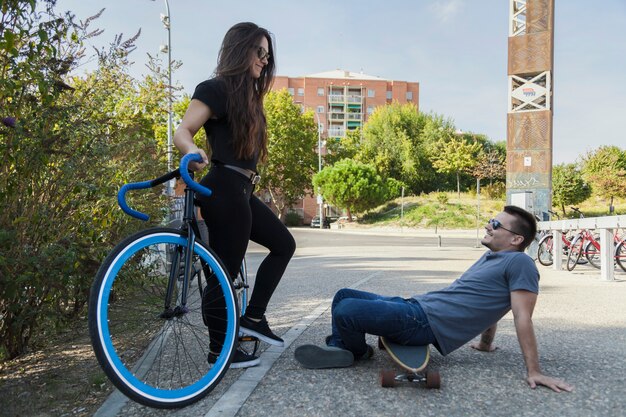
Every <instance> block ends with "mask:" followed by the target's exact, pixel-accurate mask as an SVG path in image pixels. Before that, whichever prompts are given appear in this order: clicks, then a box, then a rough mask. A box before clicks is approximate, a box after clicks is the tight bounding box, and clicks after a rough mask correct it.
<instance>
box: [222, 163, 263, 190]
mask: <svg viewBox="0 0 626 417" xmlns="http://www.w3.org/2000/svg"><path fill="white" fill-rule="evenodd" d="M221 166H223V167H224V168H228V169H232V170H233V171H237V172H238V173H240V174H241V175H243V176H244V177H246V178H248V180H249V181H250V182H251V183H252V184H253V185H254V184H258V183H259V181H261V176H260V175H259V174H257V173H256V172H254V171H252V170H251V169H246V168H241V167H236V166H234V165H226V164H221Z"/></svg>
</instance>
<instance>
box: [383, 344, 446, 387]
mask: <svg viewBox="0 0 626 417" xmlns="http://www.w3.org/2000/svg"><path fill="white" fill-rule="evenodd" d="M378 347H379V348H381V350H384V351H386V352H387V353H388V354H389V357H391V359H392V360H393V361H394V362H395V363H397V364H398V365H399V366H400V367H402V368H403V369H404V371H405V372H404V373H401V374H397V373H396V372H395V371H389V370H382V371H381V372H380V383H381V385H382V386H383V387H393V386H395V384H396V382H398V381H409V382H425V383H426V386H427V387H428V388H439V386H440V384H441V377H440V375H439V372H437V371H428V372H424V370H425V369H426V366H427V365H428V361H429V360H430V347H429V346H428V345H426V346H405V345H400V344H397V343H393V342H391V341H390V340H388V339H386V338H384V337H380V338H379V339H378Z"/></svg>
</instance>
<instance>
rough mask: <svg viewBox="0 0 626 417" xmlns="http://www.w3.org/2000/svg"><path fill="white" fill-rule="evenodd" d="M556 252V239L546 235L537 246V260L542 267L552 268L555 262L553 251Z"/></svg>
mask: <svg viewBox="0 0 626 417" xmlns="http://www.w3.org/2000/svg"><path fill="white" fill-rule="evenodd" d="M553 250H554V237H553V236H552V235H545V236H544V237H542V238H541V240H540V241H539V244H538V246H537V260H538V261H539V263H540V264H541V265H544V266H550V265H552V263H553V262H554V260H553V257H552V251H553Z"/></svg>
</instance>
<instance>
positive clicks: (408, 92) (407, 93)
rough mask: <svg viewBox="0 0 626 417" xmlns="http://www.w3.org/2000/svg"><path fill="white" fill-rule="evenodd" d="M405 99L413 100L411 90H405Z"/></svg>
mask: <svg viewBox="0 0 626 417" xmlns="http://www.w3.org/2000/svg"><path fill="white" fill-rule="evenodd" d="M406 99H407V100H413V91H407V92H406Z"/></svg>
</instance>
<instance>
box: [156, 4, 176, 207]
mask: <svg viewBox="0 0 626 417" xmlns="http://www.w3.org/2000/svg"><path fill="white" fill-rule="evenodd" d="M152 1H154V0H152ZM165 12H166V14H161V22H163V26H164V27H165V29H167V45H161V48H160V50H161V52H163V53H165V52H167V88H168V93H167V102H168V108H167V171H168V172H169V171H172V156H173V150H172V146H173V142H172V27H171V22H172V20H171V18H170V4H169V2H168V0H165ZM172 182H173V180H172V181H168V182H167V195H168V196H170V197H171V196H173V195H174V193H173V191H174V190H173V187H172Z"/></svg>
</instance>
